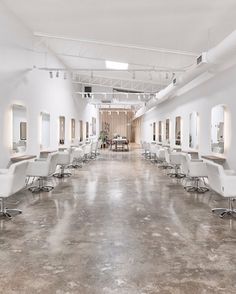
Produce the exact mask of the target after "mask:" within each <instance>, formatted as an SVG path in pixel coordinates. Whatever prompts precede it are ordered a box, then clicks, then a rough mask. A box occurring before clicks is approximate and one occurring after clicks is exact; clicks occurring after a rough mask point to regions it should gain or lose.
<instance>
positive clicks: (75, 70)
mask: <svg viewBox="0 0 236 294" xmlns="http://www.w3.org/2000/svg"><path fill="white" fill-rule="evenodd" d="M38 69H39V70H46V71H71V72H78V71H89V72H93V71H105V72H119V71H121V72H166V70H163V69H160V70H159V69H156V68H132V69H109V68H79V67H78V68H69V69H66V68H63V67H38Z"/></svg>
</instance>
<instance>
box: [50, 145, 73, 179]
mask: <svg viewBox="0 0 236 294" xmlns="http://www.w3.org/2000/svg"><path fill="white" fill-rule="evenodd" d="M71 152H72V150H71V149H70V150H66V151H63V152H58V157H57V165H59V168H60V171H59V172H56V173H54V175H53V176H54V177H56V178H60V179H61V178H66V177H70V176H71V173H70V172H66V171H65V170H66V168H67V167H69V166H70V164H71Z"/></svg>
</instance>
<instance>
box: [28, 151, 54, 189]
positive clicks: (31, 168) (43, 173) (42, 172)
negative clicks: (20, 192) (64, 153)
mask: <svg viewBox="0 0 236 294" xmlns="http://www.w3.org/2000/svg"><path fill="white" fill-rule="evenodd" d="M57 162H58V152H54V153H50V154H49V155H48V157H47V159H46V160H36V161H34V162H30V163H29V165H28V168H27V176H28V177H33V178H38V183H39V184H38V186H31V187H30V188H29V190H30V191H31V192H32V193H38V192H41V191H44V192H49V191H51V190H52V189H53V188H54V187H53V186H49V185H44V181H46V180H47V179H48V178H49V177H52V176H53V174H54V173H55V171H56V167H57Z"/></svg>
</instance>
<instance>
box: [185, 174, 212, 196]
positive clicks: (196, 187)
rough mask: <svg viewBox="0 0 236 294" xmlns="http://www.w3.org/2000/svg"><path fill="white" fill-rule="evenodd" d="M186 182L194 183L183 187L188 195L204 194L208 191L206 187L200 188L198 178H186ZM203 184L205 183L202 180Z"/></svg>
mask: <svg viewBox="0 0 236 294" xmlns="http://www.w3.org/2000/svg"><path fill="white" fill-rule="evenodd" d="M187 180H190V181H194V185H190V186H185V187H184V189H185V190H186V191H187V192H190V193H200V194H203V193H206V192H207V191H209V189H208V188H207V187H206V186H200V181H201V179H200V178H188V179H187ZM203 182H204V184H205V181H204V180H203Z"/></svg>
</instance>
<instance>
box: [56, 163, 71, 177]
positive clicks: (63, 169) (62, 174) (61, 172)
mask: <svg viewBox="0 0 236 294" xmlns="http://www.w3.org/2000/svg"><path fill="white" fill-rule="evenodd" d="M60 169H61V170H60V172H59V173H55V174H53V176H54V177H56V178H59V179H61V178H68V177H70V176H71V173H69V172H65V166H63V165H62V166H61V168H60Z"/></svg>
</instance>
